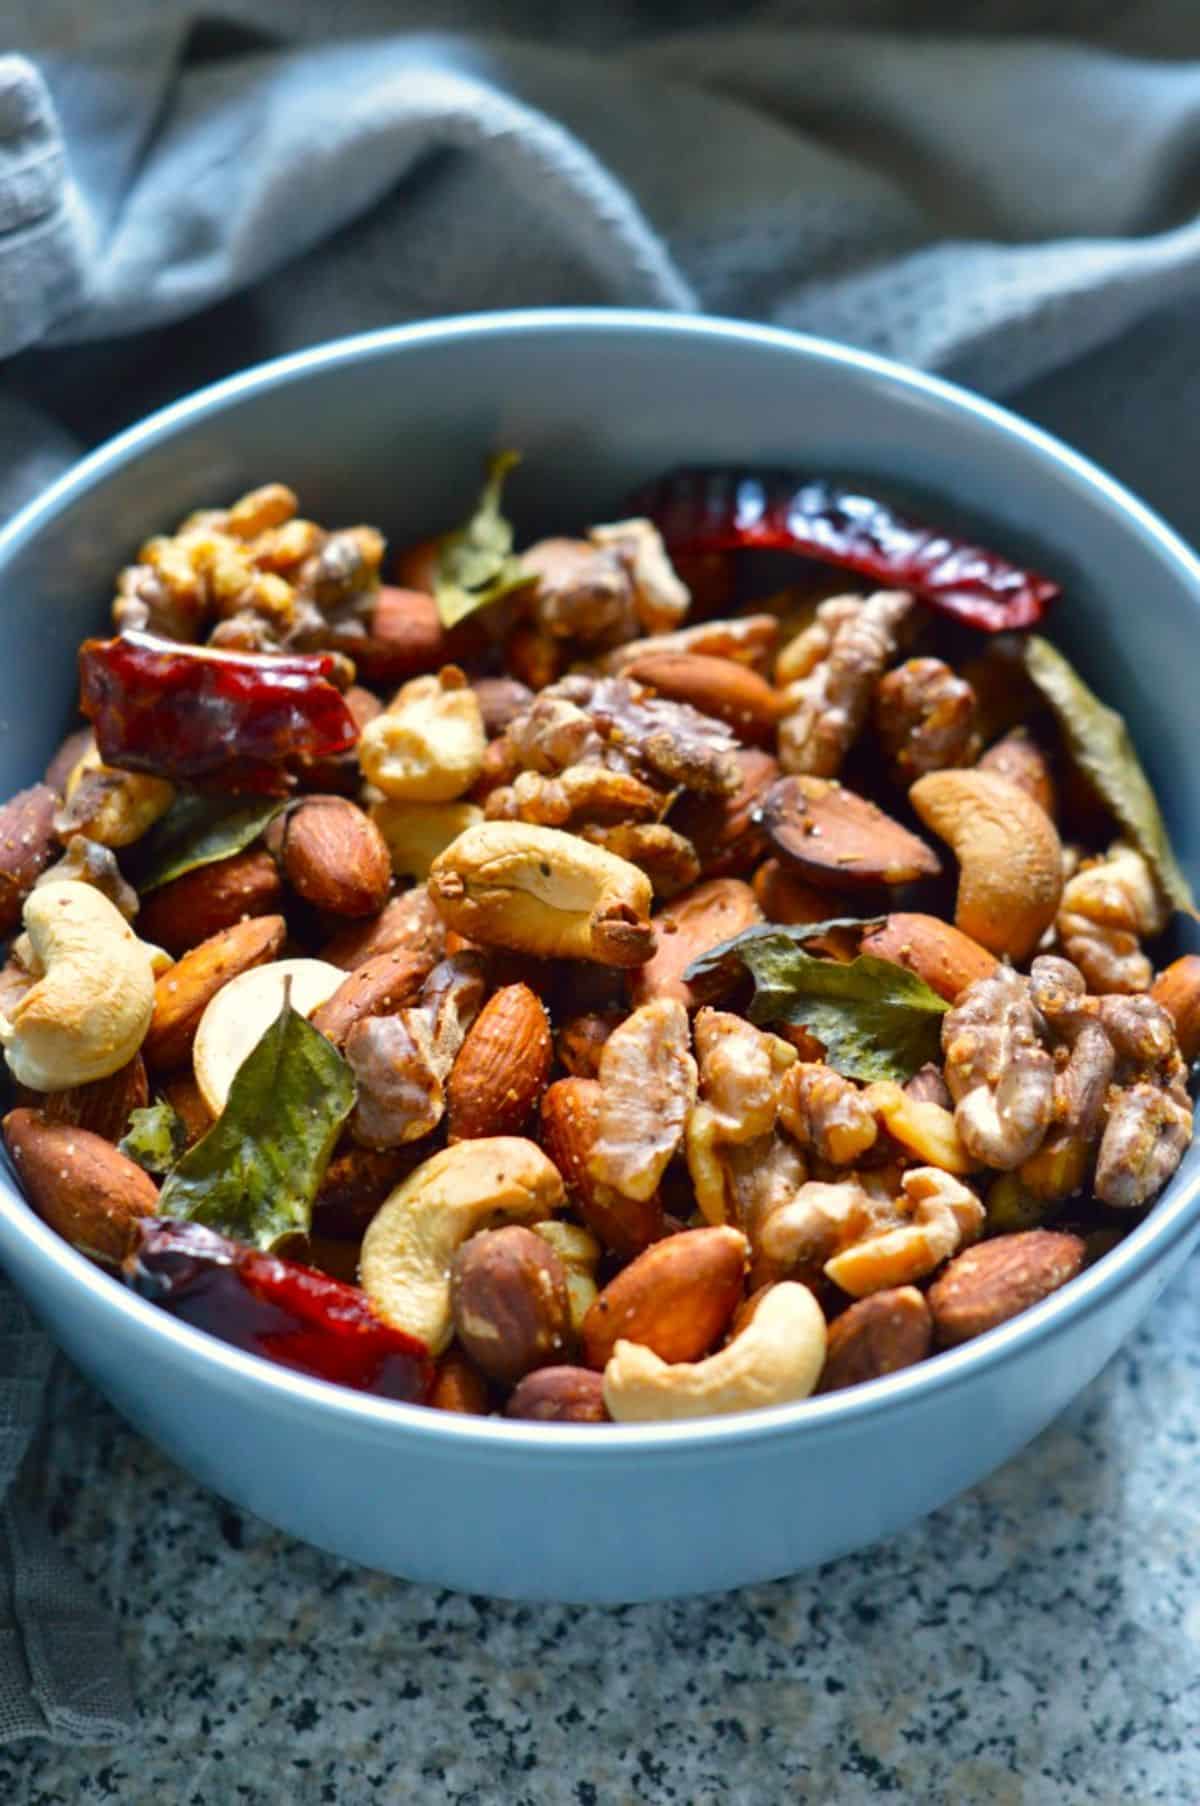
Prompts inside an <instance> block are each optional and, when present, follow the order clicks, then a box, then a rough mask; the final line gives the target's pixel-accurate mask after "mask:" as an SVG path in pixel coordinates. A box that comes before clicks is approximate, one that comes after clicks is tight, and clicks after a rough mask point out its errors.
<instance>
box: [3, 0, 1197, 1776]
mask: <svg viewBox="0 0 1200 1806" xmlns="http://www.w3.org/2000/svg"><path fill="white" fill-rule="evenodd" d="M329 10H330V9H329V8H328V6H327V5H326V4H325V3H324V0H296V3H295V4H293V5H290V6H289V7H288V8H287V9H282V8H279V7H277V6H275V5H272V4H270V0H226V3H225V4H224V5H221V6H219V7H207V8H205V9H203V11H202V10H201V9H200V8H198V7H193V6H189V5H188V4H186V3H185V0H124V4H123V5H122V6H121V7H120V8H115V9H110V8H93V7H90V6H88V5H87V4H86V3H85V0H36V3H34V0H29V3H28V4H24V3H22V4H18V5H16V6H15V8H14V6H13V5H11V4H10V5H9V7H8V8H7V9H5V13H6V16H5V18H4V23H5V24H6V25H7V26H8V30H7V31H5V32H4V33H3V35H2V36H0V44H3V45H5V47H7V48H11V49H12V50H13V51H14V52H18V53H23V54H13V55H9V56H0V358H3V359H5V360H7V362H6V363H5V365H4V368H3V371H2V372H0V518H3V516H4V515H5V514H6V513H7V512H8V511H9V510H11V509H12V508H13V507H15V506H16V505H18V503H19V502H20V501H21V500H23V499H25V498H27V497H28V496H29V495H31V494H33V493H35V492H36V491H37V490H38V489H39V488H40V487H41V486H43V485H44V483H45V482H46V481H47V480H48V479H49V477H50V476H52V475H53V474H54V472H55V471H56V470H58V469H60V468H62V467H63V466H64V465H65V464H66V463H67V462H68V461H69V460H70V458H71V456H72V455H73V450H74V446H75V442H76V440H77V439H78V440H82V441H88V440H94V439H95V438H96V437H97V436H99V435H100V434H102V433H104V432H107V431H109V430H111V429H112V428H114V427H115V426H118V425H121V424H124V423H125V421H126V420H128V419H129V418H130V417H131V416H132V415H133V414H136V413H139V412H141V411H143V409H144V408H145V407H147V406H149V405H151V404H152V403H153V402H156V401H158V400H162V399H165V398H166V397H167V395H168V394H171V393H178V392H180V391H181V390H182V389H184V388H186V387H188V386H190V385H191V383H192V382H194V381H198V380H202V379H205V378H207V377H210V376H215V375H218V374H221V373H223V372H224V371H225V370H227V369H232V368H236V367H238V366H240V365H243V364H245V363H248V362H251V361H253V360H254V359H256V358H258V357H260V356H265V355H268V354H270V353H272V352H277V351H283V350H287V349H290V348H294V347H296V346H300V345H304V344H308V343H312V342H313V341H315V340H317V339H320V338H323V337H328V336H332V335H335V334H340V333H345V332H351V331H356V330H360V329H363V328H366V327H370V326H374V325H380V324H386V323H390V322H392V321H396V320H401V319H409V318H414V317H419V316H422V315H428V314H434V313H445V312H458V311H463V310H466V309H471V308H477V307H496V306H511V305H520V304H536V303H555V302H560V303H561V302H585V301H586V302H598V303H614V304H615V303H632V304H641V305H650V306H661V307H669V308H690V307H697V306H698V307H703V308H706V309H709V310H711V311H717V312H728V313H735V314H741V315H745V316H748V317H757V318H764V319H769V320H772V321H775V322H777V323H780V324H784V325H789V326H796V327H802V328H807V329H811V330H814V331H818V332H824V333H828V334H830V335H832V336H835V337H839V338H843V339H846V340H848V341H851V342H853V343H855V344H860V345H865V346H869V347H871V348H874V349H878V350H881V351H885V352H888V353H890V354H892V355H894V356H898V357H901V358H905V359H908V360H910V361H913V362H917V363H922V364H925V365H928V366H931V367H935V368H938V369H940V370H942V371H944V372H946V373H948V374H951V375H953V376H956V377H958V378H959V379H960V380H963V381H966V382H968V383H971V384H973V385H975V386H977V387H980V388H983V389H986V390H988V391H990V392H993V393H998V394H1004V395H1006V396H1008V397H1010V398H1013V399H1015V400H1016V402H1017V405H1019V406H1021V407H1023V408H1024V409H1025V410H1026V411H1027V412H1030V413H1032V414H1034V415H1035V416H1036V417H1038V418H1041V419H1042V420H1044V421H1045V422H1046V423H1047V424H1049V425H1051V426H1052V427H1054V428H1056V429H1057V430H1059V431H1061V432H1063V433H1065V434H1066V436H1068V437H1069V438H1071V439H1072V440H1074V441H1075V442H1076V443H1078V444H1080V445H1082V446H1083V447H1084V448H1085V449H1087V450H1089V451H1090V452H1092V453H1093V455H1095V456H1097V457H1099V458H1100V459H1101V460H1102V461H1104V462H1106V463H1108V464H1109V465H1111V466H1112V467H1113V468H1114V469H1116V470H1117V472H1118V474H1120V475H1122V476H1124V477H1125V478H1126V480H1128V481H1130V482H1132V483H1133V484H1134V485H1135V486H1136V487H1137V488H1139V489H1140V490H1141V491H1142V492H1143V493H1144V494H1146V495H1147V497H1148V498H1149V499H1150V500H1151V501H1152V502H1155V503H1156V504H1157V505H1158V506H1159V507H1161V508H1162V509H1164V510H1165V511H1166V512H1167V513H1168V514H1169V515H1170V516H1171V517H1172V518H1173V519H1174V521H1175V522H1176V524H1177V525H1179V526H1181V527H1182V528H1183V529H1184V530H1185V531H1189V532H1191V533H1192V534H1193V535H1196V534H1198V533H1200V497H1198V495H1197V490H1196V485H1195V482H1194V477H1193V472H1194V469H1195V462H1196V460H1195V452H1196V442H1197V436H1198V428H1197V424H1196V422H1197V418H1198V417H1200V410H1198V409H1197V405H1196V404H1197V399H1198V392H1200V378H1198V377H1197V373H1196V369H1195V357H1194V330H1193V319H1194V309H1195V300H1196V296H1197V293H1198V292H1200V221H1198V219H1197V212H1198V209H1200V157H1198V152H1200V18H1198V17H1197V14H1196V11H1195V8H1194V7H1193V6H1191V5H1190V4H1189V3H1188V0H1161V3H1157V4H1155V3H1151V4H1132V3H1129V0H1126V3H1125V4H1114V3H1112V0H1104V3H1103V4H1102V3H1101V0H1044V3H1043V0H994V3H992V4H988V5H986V6H984V5H979V4H975V5H966V6H964V5H963V4H961V0H838V3H837V4H836V5H835V4H832V3H831V0H793V3H790V4H789V3H786V0H783V3H779V4H774V5H772V4H765V3H764V4H759V5H751V6H744V5H743V6H742V7H738V8H735V7H733V6H732V5H730V6H727V7H726V6H722V5H720V4H717V3H714V0H691V3H689V4H688V5H686V6H685V5H684V4H682V0H673V3H669V4H668V3H662V0H660V4H659V5H657V6H655V5H652V4H650V0H644V3H642V4H639V3H638V0H610V3H609V4H608V5H606V6H605V7H604V8H596V7H593V6H588V5H586V4H583V3H580V4H577V5H564V4H556V3H555V0H509V3H508V4H505V5H500V4H499V3H497V0H493V3H492V4H489V3H488V0H426V3H425V4H421V3H419V0H418V3H410V4H405V3H403V0H343V3H342V5H341V6H340V7H339V9H338V21H339V22H338V25H337V26H336V27H332V26H331V25H330V22H329ZM735 14H736V18H737V23H736V24H733V23H730V19H731V18H732V17H733V16H734V15H735ZM331 32H334V33H336V36H335V37H333V38H331V35H330V34H331ZM939 34H940V35H939ZM285 39H286V41H284V40H285ZM49 1363H50V1351H49V1348H48V1345H47V1344H46V1342H45V1340H44V1338H43V1337H42V1336H41V1335H40V1333H39V1332H38V1331H37V1330H36V1329H35V1328H34V1326H33V1325H32V1324H31V1322H30V1321H29V1319H28V1316H27V1314H26V1313H25V1311H24V1309H23V1307H22V1306H21V1305H20V1303H19V1302H18V1301H17V1299H16V1298H15V1297H14V1296H13V1294H12V1292H11V1290H10V1289H7V1288H6V1287H5V1286H4V1283H3V1281H0V1498H4V1499H5V1503H4V1506H3V1511H2V1515H0V1742H3V1741H5V1740H7V1739H12V1738H16V1737H21V1736H28V1735H32V1734H38V1733H40V1734H43V1735H46V1736H50V1737H55V1738H58V1739H61V1740H64V1741H80V1742H88V1741H92V1742H102V1741H105V1740H107V1739H110V1738H113V1737H116V1736H117V1735H119V1734H120V1733H121V1731H122V1729H123V1728H124V1727H126V1726H127V1725H128V1724H129V1722H130V1719H131V1712H132V1708H131V1705H130V1702H129V1698H128V1692H127V1688H126V1685H125V1682H124V1679H123V1673H122V1667H121V1661H120V1657H119V1653H118V1650H117V1646H116V1642H115V1640H114V1637H113V1635H112V1633H111V1631H110V1629H109V1627H108V1626H107V1624H106V1621H105V1619H104V1616H103V1614H101V1613H100V1612H99V1611H98V1609H97V1608H96V1606H95V1604H94V1602H93V1601H92V1600H91V1599H90V1597H89V1596H88V1595H87V1594H86V1592H85V1591H84V1589H83V1588H82V1586H81V1584H80V1583H79V1581H78V1580H77V1579H76V1577H75V1576H74V1575H73V1574H72V1573H71V1572H70V1571H68V1570H67V1569H66V1567H65V1565H64V1564H63V1563H62V1562H61V1561H60V1560H59V1559H57V1558H56V1555H55V1549H54V1543H53V1538H52V1536H51V1535H50V1533H49V1532H48V1530H47V1528H46V1526H45V1523H44V1521H43V1514H42V1512H41V1507H40V1491H39V1471H38V1464H37V1459H36V1450H35V1451H34V1452H33V1453H32V1454H31V1453H30V1452H29V1450H30V1443H31V1440H32V1439H33V1438H34V1433H35V1429H36V1425H37V1422H38V1417H39V1412H40V1409H41V1402H42V1397H43V1387H44V1381H45V1376H46V1373H47V1371H48V1368H49ZM22 1464H24V1465H22ZM18 1474H19V1478H17V1476H18Z"/></svg>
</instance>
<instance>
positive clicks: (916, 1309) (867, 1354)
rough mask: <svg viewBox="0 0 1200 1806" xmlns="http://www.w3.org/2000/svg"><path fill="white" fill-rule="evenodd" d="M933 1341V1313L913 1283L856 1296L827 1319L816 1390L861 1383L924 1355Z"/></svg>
mask: <svg viewBox="0 0 1200 1806" xmlns="http://www.w3.org/2000/svg"><path fill="white" fill-rule="evenodd" d="M932 1346H933V1318H932V1317H931V1316H930V1314H929V1306H928V1305H927V1304H926V1302H925V1300H924V1298H923V1297H922V1296H921V1294H920V1292H918V1290H917V1288H916V1286H895V1287H893V1288H892V1289H891V1290H890V1291H886V1292H872V1294H871V1295H870V1297H869V1298H860V1299H858V1300H857V1302H856V1303H854V1304H852V1305H851V1306H850V1308H849V1310H845V1311H843V1312H842V1314H841V1316H840V1317H838V1318H835V1320H834V1321H833V1322H832V1323H831V1324H830V1325H829V1329H828V1332H827V1334H826V1340H825V1366H824V1368H823V1370H822V1373H821V1383H820V1386H819V1387H818V1388H817V1390H818V1391H820V1392H840V1391H841V1390H842V1389H843V1387H845V1386H861V1385H862V1384H863V1382H864V1381H866V1380H878V1379H882V1378H883V1376H884V1375H885V1374H888V1373H899V1371H900V1370H901V1368H903V1367H914V1366H915V1365H916V1363H917V1362H918V1361H923V1360H924V1359H925V1357H926V1355H927V1354H928V1353H929V1351H930V1349H931V1347H932Z"/></svg>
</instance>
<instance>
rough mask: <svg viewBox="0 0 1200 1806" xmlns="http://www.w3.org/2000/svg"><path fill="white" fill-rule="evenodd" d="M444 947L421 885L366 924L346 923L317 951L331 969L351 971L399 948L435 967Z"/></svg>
mask: <svg viewBox="0 0 1200 1806" xmlns="http://www.w3.org/2000/svg"><path fill="white" fill-rule="evenodd" d="M445 948H446V929H445V925H444V924H443V922H442V918H441V916H440V915H439V914H438V912H437V909H436V907H435V906H434V901H433V898H432V897H431V896H430V894H429V892H428V891H427V890H426V889H425V886H424V885H423V884H420V885H418V886H417V887H416V889H415V890H406V891H404V892H403V893H402V894H401V895H400V896H398V897H393V898H392V899H391V901H390V902H389V903H385V904H384V906H383V908H382V909H381V910H380V912H379V914H378V915H377V916H372V918H371V919H370V921H366V922H348V923H347V924H346V926H345V927H344V928H339V930H338V932H337V933H336V934H335V935H334V937H333V939H332V940H331V941H327V942H326V943H325V945H324V946H323V947H322V948H321V955H320V956H321V958H322V959H323V960H326V961H327V962H328V964H329V965H331V966H341V968H342V970H343V971H344V972H353V971H354V969H355V967H356V966H365V965H366V963H367V961H368V960H369V959H374V957H375V955H376V954H377V953H391V952H393V951H394V950H400V949H403V950H404V951H406V952H409V953H422V954H427V955H428V956H429V959H430V962H431V964H433V965H436V964H437V962H438V960H439V959H441V957H442V954H443V953H444V951H445Z"/></svg>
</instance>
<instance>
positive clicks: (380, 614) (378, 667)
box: [331, 583, 450, 686]
mask: <svg viewBox="0 0 1200 1806" xmlns="http://www.w3.org/2000/svg"><path fill="white" fill-rule="evenodd" d="M331 644H332V645H333V647H334V649H335V650H336V651H338V652H345V653H347V654H348V655H349V656H350V657H351V658H352V659H353V660H354V665H355V669H356V671H357V673H358V676H359V678H360V679H361V680H362V681H363V682H365V683H369V684H380V685H385V686H386V685H388V684H396V683H401V682H402V681H403V680H404V679H405V678H406V677H415V676H416V675H417V674H418V673H419V672H421V671H436V670H437V668H438V666H439V665H444V664H445V663H446V660H447V659H448V657H449V656H450V652H449V645H450V642H449V638H448V636H447V633H446V629H445V628H444V627H443V626H442V622H441V617H440V616H439V614H438V611H437V603H436V602H435V601H434V599H433V597H432V595H426V594H425V593H424V592H423V591H422V590H419V589H397V588H396V587H395V586H394V585H392V584H387V583H383V584H380V586H379V591H378V594H377V595H376V598H375V606H374V608H373V609H372V611H371V614H370V615H369V617H368V619H367V621H366V623H365V631H359V632H357V633H356V632H355V631H354V630H353V628H349V627H347V628H339V629H335V630H334V633H333V635H332V640H331Z"/></svg>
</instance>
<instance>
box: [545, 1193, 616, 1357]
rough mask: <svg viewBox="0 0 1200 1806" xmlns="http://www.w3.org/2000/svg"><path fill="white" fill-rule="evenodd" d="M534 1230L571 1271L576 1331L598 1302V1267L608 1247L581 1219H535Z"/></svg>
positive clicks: (569, 1292)
mask: <svg viewBox="0 0 1200 1806" xmlns="http://www.w3.org/2000/svg"><path fill="white" fill-rule="evenodd" d="M533 1233H534V1234H535V1235H540V1236H541V1238H542V1240H543V1241H544V1242H546V1243H548V1244H549V1246H550V1247H551V1248H553V1250H554V1252H555V1253H556V1254H557V1256H558V1258H559V1260H560V1261H561V1262H562V1264H563V1266H564V1268H565V1269H566V1274H567V1299H568V1301H569V1303H570V1306H571V1326H572V1328H573V1329H574V1331H575V1333H576V1335H578V1333H579V1327H580V1325H581V1324H582V1322H583V1320H584V1318H585V1317H586V1316H587V1314H588V1311H589V1310H590V1308H591V1306H592V1305H593V1304H594V1303H595V1299H596V1294H597V1291H598V1290H599V1288H598V1287H597V1285H596V1268H597V1267H598V1266H599V1265H600V1256H601V1255H602V1254H603V1252H604V1250H603V1249H602V1248H601V1246H600V1243H599V1242H598V1241H597V1240H596V1238H595V1236H594V1235H593V1234H592V1232H591V1230H590V1229H584V1228H583V1227H582V1225H580V1224H578V1223H563V1222H560V1221H559V1220H558V1219H557V1218H556V1217H551V1218H550V1220H549V1222H546V1223H535V1224H534V1226H533Z"/></svg>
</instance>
